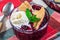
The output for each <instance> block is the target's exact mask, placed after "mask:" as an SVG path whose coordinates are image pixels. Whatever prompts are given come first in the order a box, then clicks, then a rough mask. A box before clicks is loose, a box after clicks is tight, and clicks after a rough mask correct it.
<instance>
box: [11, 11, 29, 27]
mask: <svg viewBox="0 0 60 40" xmlns="http://www.w3.org/2000/svg"><path fill="white" fill-rule="evenodd" d="M11 22H12V24H13V25H14V26H17V27H18V28H21V26H22V25H28V23H29V20H28V18H27V16H26V14H25V12H24V11H18V12H13V13H12V15H11Z"/></svg>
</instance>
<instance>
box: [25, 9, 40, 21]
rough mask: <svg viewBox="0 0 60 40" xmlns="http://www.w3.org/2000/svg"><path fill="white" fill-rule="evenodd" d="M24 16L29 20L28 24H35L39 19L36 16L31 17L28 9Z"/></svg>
mask: <svg viewBox="0 0 60 40" xmlns="http://www.w3.org/2000/svg"><path fill="white" fill-rule="evenodd" d="M26 16H27V17H28V19H29V20H30V22H36V21H39V20H40V19H39V18H37V17H36V15H32V13H31V12H30V10H29V9H26Z"/></svg>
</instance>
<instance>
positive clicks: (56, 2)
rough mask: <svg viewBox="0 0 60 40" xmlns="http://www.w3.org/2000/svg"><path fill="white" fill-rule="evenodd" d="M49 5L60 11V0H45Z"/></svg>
mask: <svg viewBox="0 0 60 40" xmlns="http://www.w3.org/2000/svg"><path fill="white" fill-rule="evenodd" d="M43 1H44V2H45V3H46V4H47V5H48V6H49V7H51V8H52V9H54V10H55V11H57V12H60V0H43Z"/></svg>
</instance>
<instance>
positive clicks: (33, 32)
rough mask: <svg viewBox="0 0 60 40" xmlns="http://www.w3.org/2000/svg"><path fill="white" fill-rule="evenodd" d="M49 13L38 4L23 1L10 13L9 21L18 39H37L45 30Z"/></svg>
mask: <svg viewBox="0 0 60 40" xmlns="http://www.w3.org/2000/svg"><path fill="white" fill-rule="evenodd" d="M48 20H49V14H48V12H47V11H46V9H45V8H44V7H42V6H40V5H38V4H30V3H29V2H28V1H24V2H23V3H22V4H21V5H20V6H19V7H18V8H16V10H15V12H13V13H12V14H11V17H10V23H11V25H12V26H13V29H14V31H15V34H16V36H17V37H18V38H19V39H20V40H39V38H41V37H42V36H43V35H44V34H45V33H46V30H47V25H48Z"/></svg>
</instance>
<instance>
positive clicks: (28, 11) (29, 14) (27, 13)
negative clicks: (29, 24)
mask: <svg viewBox="0 0 60 40" xmlns="http://www.w3.org/2000/svg"><path fill="white" fill-rule="evenodd" d="M26 16H27V17H28V19H29V20H30V18H31V17H32V13H31V12H30V10H29V9H26Z"/></svg>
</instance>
